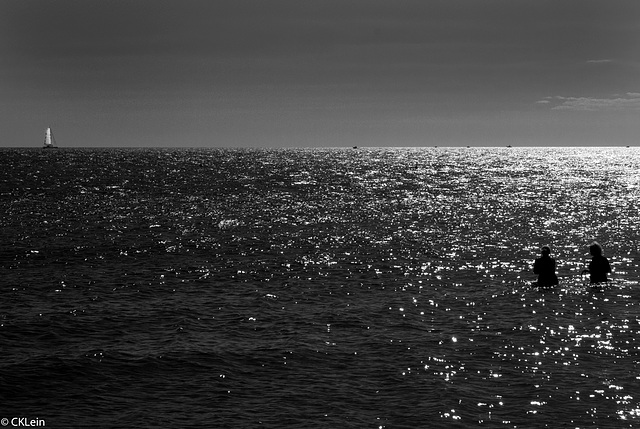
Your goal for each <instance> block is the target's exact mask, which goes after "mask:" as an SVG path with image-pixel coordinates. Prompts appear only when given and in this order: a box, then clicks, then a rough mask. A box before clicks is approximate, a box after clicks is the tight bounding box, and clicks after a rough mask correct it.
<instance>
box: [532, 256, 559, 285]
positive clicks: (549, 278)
mask: <svg viewBox="0 0 640 429" xmlns="http://www.w3.org/2000/svg"><path fill="white" fill-rule="evenodd" d="M540 252H541V253H542V256H541V257H539V258H538V259H536V260H535V262H534V263H533V273H534V274H537V275H538V286H540V287H551V286H555V285H557V284H558V276H556V260H555V259H553V258H552V257H550V256H549V255H550V254H551V249H550V248H549V246H543V247H542V248H541V249H540Z"/></svg>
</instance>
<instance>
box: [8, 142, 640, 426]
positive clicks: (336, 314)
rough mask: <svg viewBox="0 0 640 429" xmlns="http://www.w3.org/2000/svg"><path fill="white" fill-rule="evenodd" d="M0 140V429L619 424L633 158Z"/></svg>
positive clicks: (624, 406) (628, 419)
mask: <svg viewBox="0 0 640 429" xmlns="http://www.w3.org/2000/svg"><path fill="white" fill-rule="evenodd" d="M0 156H1V158H2V169H0V208H1V211H2V216H1V218H0V225H1V228H0V238H1V241H0V262H1V264H0V418H1V419H2V425H3V426H7V427H26V426H30V427H47V428H159V427H163V428H165V427H166V428H168V427H185V428H186V427H194V428H195V427H202V428H204V427H208V428H375V429H380V428H389V429H394V428H438V427H454V428H455V427H460V428H469V427H489V428H493V427H496V428H545V427H548V428H559V427H570V428H594V427H597V428H622V427H634V426H640V287H639V286H640V285H639V280H638V278H639V274H640V268H639V263H640V253H639V247H638V243H639V241H640V240H639V239H640V236H639V233H638V231H639V228H638V225H640V150H639V149H638V148H633V147H632V148H623V147H611V148H605V147H602V148H583V147H581V148H575V147H574V148H521V147H515V148H473V147H472V148H359V149H336V148H333V149H331V148H327V149H65V148H62V149H57V150H54V149H51V150H41V149H11V148H5V149H0ZM593 240H597V241H598V242H599V243H601V244H602V246H603V248H604V255H605V256H606V257H607V258H608V259H609V261H610V262H611V265H612V267H613V273H612V274H611V275H610V280H611V281H610V282H608V283H607V284H605V285H601V286H599V287H591V285H590V284H589V283H588V279H587V278H586V276H582V275H581V272H582V270H583V269H584V268H585V267H586V265H587V264H588V262H589V259H590V256H589V255H588V252H589V251H588V246H589V245H590V244H591V242H592V241H593ZM542 245H549V246H550V247H551V252H552V253H551V256H552V257H554V258H556V260H557V274H558V276H559V277H560V284H559V285H558V286H557V287H554V288H550V289H539V288H537V287H535V286H533V285H532V282H533V281H535V280H536V276H535V275H534V274H533V272H532V266H533V261H534V259H535V258H537V257H538V256H539V249H540V247H541V246H542Z"/></svg>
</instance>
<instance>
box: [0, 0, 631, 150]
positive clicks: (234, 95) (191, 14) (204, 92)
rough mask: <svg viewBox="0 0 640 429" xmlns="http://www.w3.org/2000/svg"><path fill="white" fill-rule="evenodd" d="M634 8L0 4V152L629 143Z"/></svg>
mask: <svg viewBox="0 0 640 429" xmlns="http://www.w3.org/2000/svg"><path fill="white" fill-rule="evenodd" d="M639 119H640V1H638V0H171V1H170V0H108V1H107V0H102V1H99V0H0V147H31V146H35V147H39V146H41V145H42V141H43V139H44V130H45V128H46V127H48V126H51V127H52V128H53V130H54V134H55V137H56V140H57V142H58V145H59V146H65V147H140V146H142V147H147V146H157V147H283V146H284V147H333V146H342V147H351V146H467V145H470V146H505V145H514V146H567V145H571V146H590V145H594V146H609V145H616V146H617V145H633V146H637V145H638V142H639V139H640V120H639Z"/></svg>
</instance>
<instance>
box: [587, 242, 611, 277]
mask: <svg viewBox="0 0 640 429" xmlns="http://www.w3.org/2000/svg"><path fill="white" fill-rule="evenodd" d="M589 252H590V253H591V256H592V258H591V262H589V269H588V270H584V271H583V273H585V272H588V273H589V279H590V281H591V284H593V283H602V282H606V281H607V280H608V279H607V273H610V272H611V265H609V260H608V259H607V258H605V257H604V256H603V255H602V246H600V244H598V243H597V242H595V241H594V242H593V243H592V244H591V246H589Z"/></svg>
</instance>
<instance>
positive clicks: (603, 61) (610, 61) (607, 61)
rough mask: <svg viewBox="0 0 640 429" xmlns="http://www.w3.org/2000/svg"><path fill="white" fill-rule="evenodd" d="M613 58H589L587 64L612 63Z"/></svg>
mask: <svg viewBox="0 0 640 429" xmlns="http://www.w3.org/2000/svg"><path fill="white" fill-rule="evenodd" d="M612 62H613V60H606V59H603V60H587V64H607V63H612Z"/></svg>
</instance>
